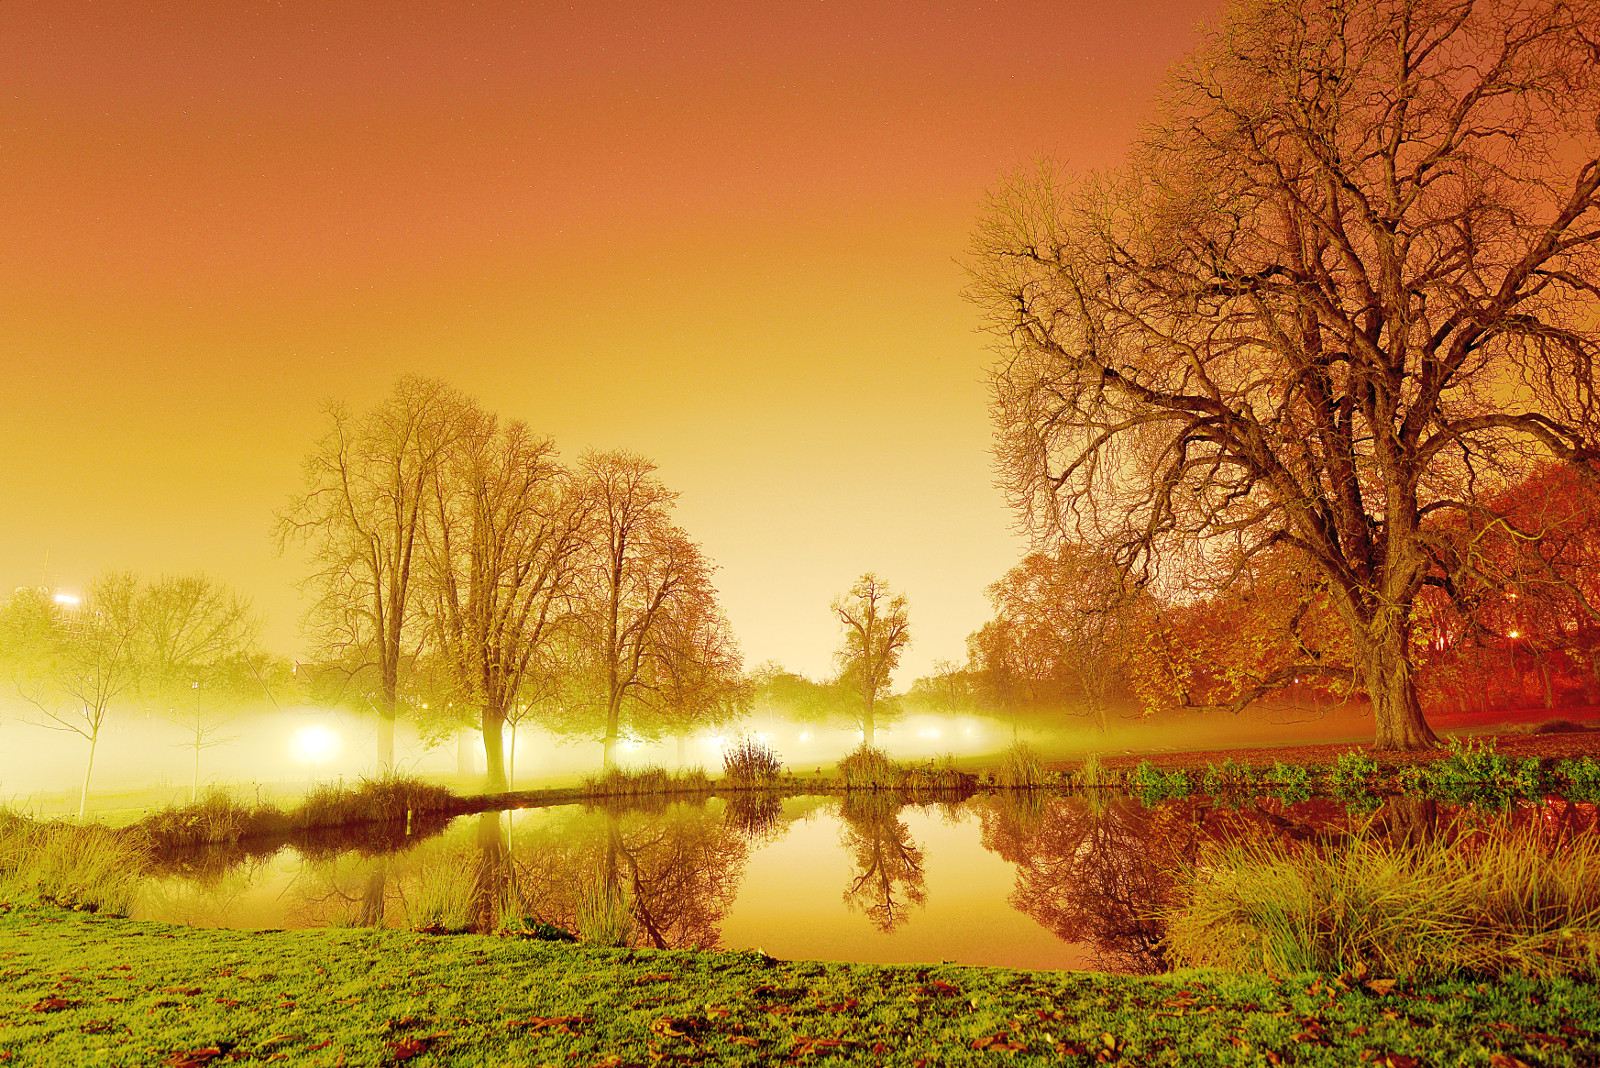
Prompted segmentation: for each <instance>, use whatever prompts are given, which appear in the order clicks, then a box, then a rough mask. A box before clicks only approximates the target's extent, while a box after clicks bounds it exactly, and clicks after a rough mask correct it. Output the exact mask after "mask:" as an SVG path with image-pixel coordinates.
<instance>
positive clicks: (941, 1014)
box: [0, 908, 1600, 1068]
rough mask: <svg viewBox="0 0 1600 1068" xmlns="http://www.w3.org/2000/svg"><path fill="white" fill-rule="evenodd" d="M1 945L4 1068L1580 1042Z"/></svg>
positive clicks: (504, 964) (737, 976)
mask: <svg viewBox="0 0 1600 1068" xmlns="http://www.w3.org/2000/svg"><path fill="white" fill-rule="evenodd" d="M0 947H4V948H3V949H0V953H3V954H4V956H3V957H0V969H3V971H4V974H5V976H6V983H5V985H4V986H3V987H0V1024H4V1025H5V1026H4V1034H5V1040H4V1047H5V1052H6V1053H8V1054H10V1055H11V1057H10V1058H9V1063H15V1064H19V1065H35V1064H38V1065H44V1064H49V1065H55V1064H86V1063H93V1064H97V1065H106V1066H108V1068H123V1066H133V1065H156V1064H163V1063H165V1064H171V1065H178V1064H201V1063H206V1062H208V1061H212V1060H214V1061H215V1062H216V1063H232V1062H234V1061H240V1060H243V1061H265V1060H268V1059H283V1060H287V1061H289V1062H290V1063H295V1064H316V1065H334V1064H341V1063H342V1064H349V1065H358V1064H365V1065H377V1064H392V1063H397V1062H399V1063H410V1064H418V1065H428V1064H452V1065H463V1066H467V1065H491V1064H542V1063H556V1064H574V1065H579V1066H591V1065H645V1064H650V1063H688V1062H691V1061H692V1062H694V1063H697V1064H701V1065H724V1064H726V1065H733V1064H739V1065H756V1064H773V1063H788V1062H818V1063H824V1062H826V1063H836V1064H869V1063H870V1064H883V1065H889V1066H894V1068H901V1066H904V1068H912V1066H914V1065H917V1064H918V1063H924V1064H927V1065H994V1064H1006V1065H1010V1066H1019V1068H1020V1066H1032V1065H1056V1064H1062V1063H1066V1064H1080V1065H1086V1064H1094V1063H1096V1062H1104V1063H1122V1064H1148V1065H1196V1066H1212V1065H1234V1064H1271V1063H1274V1062H1275V1061H1277V1062H1282V1063H1294V1064H1295V1065H1297V1066H1312V1068H1321V1066H1333V1065H1339V1066H1347V1065H1351V1064H1357V1063H1361V1062H1366V1063H1370V1064H1388V1065H1391V1066H1398V1065H1405V1064H1429V1065H1434V1064H1441V1065H1442V1064H1452V1065H1454V1064H1461V1065H1489V1064H1491V1063H1495V1064H1514V1063H1515V1060H1521V1061H1523V1062H1525V1063H1529V1064H1537V1065H1541V1066H1549V1068H1568V1066H1576V1065H1582V1064H1592V1063H1594V1061H1595V1060H1596V1058H1597V1055H1600V1037H1597V1036H1600V999H1596V998H1595V997H1594V996H1593V988H1592V986H1589V985H1587V984H1581V983H1575V982H1573V981H1571V980H1565V979H1542V980H1533V979H1526V978H1521V977H1509V978H1507V979H1506V980H1503V981H1500V982H1495V983H1475V982H1460V981H1452V982H1442V983H1432V984H1421V983H1417V984H1400V985H1397V986H1396V987H1394V988H1393V989H1391V990H1389V992H1388V993H1384V994H1380V993H1378V992H1376V991H1375V990H1373V989H1372V988H1370V987H1367V986H1365V985H1363V984H1362V983H1360V982H1357V981H1354V980H1352V979H1349V978H1345V979H1342V980H1335V979H1333V978H1332V977H1327V976H1293V977H1284V978H1281V979H1278V980H1270V979H1267V978H1265V977H1263V976H1229V975H1222V974H1217V973H1192V972H1191V973H1181V974H1177V975H1172V976H1161V977H1155V978H1135V977H1123V976H1105V975H1092V974H1083V973H1071V972H1027V971H1018V970H1013V969H1002V968H977V967H962V966H955V965H893V966H886V965H872V964H837V963H820V962H807V961H793V962H785V961H773V960H771V959H770V958H767V957H765V956H763V955H761V954H758V953H707V952H689V951H654V950H625V949H602V948H594V947H590V946H581V945H579V946H574V945H570V944H561V943H555V942H543V941H537V940H534V939H531V938H528V939H524V938H515V937H490V936H481V935H460V936H450V937H438V936H429V935H419V934H416V933H412V932H406V931H393V930H373V929H359V928H358V929H324V930H315V931H290V932H271V933H259V932H244V931H226V930H205V929H195V928H182V927H173V928H164V927H161V926H158V925H154V924H145V923H136V922H132V921H127V920H114V919H105V918H102V917H98V916H84V915H81V914H67V913H60V912H56V911H54V910H48V911H47V910H39V909H34V908H14V909H12V910H10V911H8V912H3V913H0ZM1269 1054H1270V1055H1271V1056H1270V1057H1269V1056H1268V1055H1269ZM1495 1056H1499V1057H1500V1058H1502V1059H1501V1060H1497V1061H1492V1062H1491V1058H1492V1057H1495Z"/></svg>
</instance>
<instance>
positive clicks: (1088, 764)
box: [1072, 753, 1111, 790]
mask: <svg viewBox="0 0 1600 1068" xmlns="http://www.w3.org/2000/svg"><path fill="white" fill-rule="evenodd" d="M1072 784H1073V785H1074V786H1076V787H1078V789H1080V790H1097V789H1100V788H1101V787H1105V786H1109V785H1111V773H1110V771H1109V770H1107V768H1106V766H1105V765H1104V764H1102V763H1100V754H1098V753H1090V754H1089V755H1088V756H1086V757H1084V758H1083V763H1082V764H1080V765H1078V772H1077V774H1076V775H1075V776H1074V777H1073V779H1072Z"/></svg>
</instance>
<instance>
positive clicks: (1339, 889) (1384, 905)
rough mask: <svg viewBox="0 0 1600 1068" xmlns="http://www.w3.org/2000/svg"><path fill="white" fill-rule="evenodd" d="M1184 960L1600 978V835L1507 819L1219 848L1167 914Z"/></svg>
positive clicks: (1175, 949)
mask: <svg viewBox="0 0 1600 1068" xmlns="http://www.w3.org/2000/svg"><path fill="white" fill-rule="evenodd" d="M1167 945H1168V952H1169V955H1170V957H1171V958H1172V960H1173V961H1174V963H1177V964H1179V965H1194V966H1210V967H1218V968H1223V969H1226V970H1231V971H1237V972H1249V971H1266V972H1269V973H1272V972H1276V973H1288V972H1301V971H1322V972H1346V971H1351V970H1355V969H1358V968H1360V967H1362V966H1365V967H1366V968H1367V969H1368V970H1370V971H1371V972H1373V973H1375V974H1379V975H1390V976H1416V977H1421V978H1431V977H1440V976H1446V975H1452V974H1459V973H1486V974H1501V973H1506V972H1521V973H1527V974H1535V975H1581V976H1590V977H1593V976H1595V975H1597V974H1600V838H1597V837H1595V836H1587V835H1586V836H1579V837H1575V838H1569V839H1567V840H1566V841H1564V842H1563V843H1561V845H1560V848H1559V849H1556V848H1554V846H1553V843H1550V842H1547V841H1546V840H1545V839H1544V838H1543V837H1542V836H1541V834H1540V832H1539V829H1538V828H1537V827H1533V828H1520V829H1513V828H1511V827H1509V826H1506V825H1503V824H1502V825H1498V826H1496V827H1494V828H1492V829H1486V830H1480V831H1477V832H1473V833H1470V834H1464V835H1461V836H1459V837H1457V838H1456V839H1454V840H1453V841H1447V840H1445V839H1443V838H1438V839H1434V840H1431V841H1425V842H1422V843H1412V844H1403V845H1398V846H1397V845H1394V844H1392V843H1389V842H1385V841H1381V840H1375V839H1370V838H1365V837H1359V836H1353V837H1350V838H1347V839H1345V840H1343V841H1342V842H1339V843H1336V844H1333V845H1324V846H1309V845H1308V846H1295V845H1293V844H1291V843H1283V842H1278V841H1274V840H1270V839H1259V840H1256V839H1252V840H1244V841H1234V842H1228V843H1222V844H1216V845H1212V846H1209V847H1208V848H1207V849H1206V850H1205V851H1204V852H1203V853H1202V855H1201V857H1200V859H1199V861H1198V862H1197V864H1196V866H1195V867H1194V869H1193V870H1192V871H1191V872H1190V873H1189V874H1188V875H1187V877H1186V880H1185V882H1184V883H1183V884H1182V885H1181V891H1180V896H1179V899H1178V903H1177V905H1176V907H1175V908H1173V909H1172V910H1170V911H1169V912H1168V914H1167Z"/></svg>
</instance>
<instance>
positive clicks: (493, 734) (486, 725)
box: [483, 705, 506, 794]
mask: <svg viewBox="0 0 1600 1068" xmlns="http://www.w3.org/2000/svg"><path fill="white" fill-rule="evenodd" d="M505 722H506V717H505V713H503V712H501V711H500V710H499V709H498V708H494V707H492V706H490V705H484V706H483V755H484V757H485V758H487V762H488V768H487V769H486V771H485V776H484V789H485V790H486V791H487V792H489V793H491V794H497V793H500V792H501V791H502V790H504V789H505V788H506V762H505V756H504V749H505V739H504V730H505Z"/></svg>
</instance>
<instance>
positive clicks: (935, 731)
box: [917, 727, 944, 738]
mask: <svg viewBox="0 0 1600 1068" xmlns="http://www.w3.org/2000/svg"><path fill="white" fill-rule="evenodd" d="M943 734H944V732H943V731H941V730H940V729H939V728H938V727H924V728H922V729H921V730H920V731H918V732H917V737H918V738H938V737H940V736H941V735H943Z"/></svg>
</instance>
